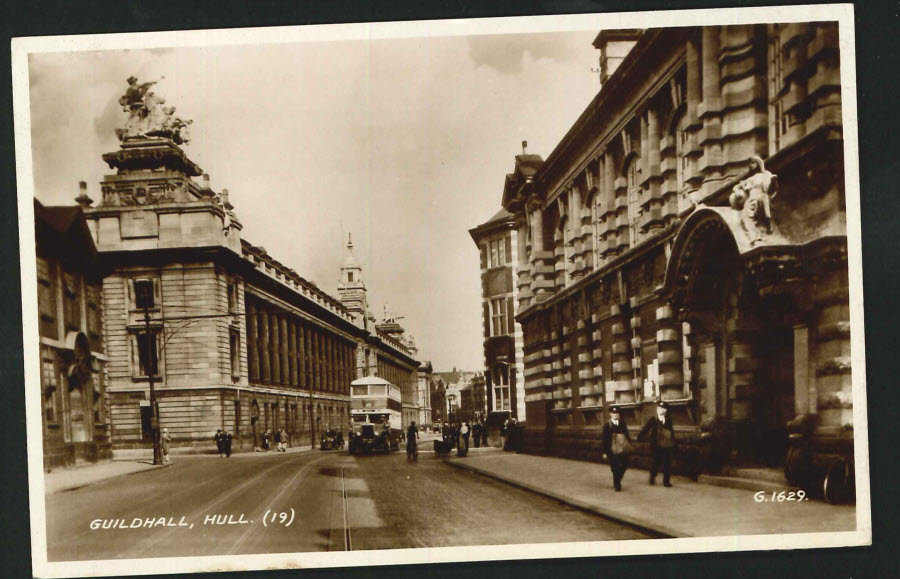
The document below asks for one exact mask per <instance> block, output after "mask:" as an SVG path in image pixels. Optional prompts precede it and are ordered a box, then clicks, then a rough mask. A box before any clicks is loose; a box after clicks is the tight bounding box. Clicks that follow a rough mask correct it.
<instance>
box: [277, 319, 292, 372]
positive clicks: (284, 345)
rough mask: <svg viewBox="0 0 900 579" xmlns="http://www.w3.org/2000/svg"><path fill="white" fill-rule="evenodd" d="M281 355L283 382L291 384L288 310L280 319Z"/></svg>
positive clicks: (279, 339)
mask: <svg viewBox="0 0 900 579" xmlns="http://www.w3.org/2000/svg"><path fill="white" fill-rule="evenodd" d="M278 341H279V343H280V346H281V348H280V352H279V353H280V355H281V383H282V384H284V385H289V384H290V383H291V361H290V359H289V357H288V352H289V351H290V349H289V348H288V320H287V312H285V315H282V316H281V319H280V320H279V338H278Z"/></svg>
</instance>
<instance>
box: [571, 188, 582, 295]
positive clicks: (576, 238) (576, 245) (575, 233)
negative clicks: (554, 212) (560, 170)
mask: <svg viewBox="0 0 900 579" xmlns="http://www.w3.org/2000/svg"><path fill="white" fill-rule="evenodd" d="M581 210H582V206H581V188H580V186H579V185H578V184H577V183H576V184H574V185H573V186H572V193H571V195H570V198H569V223H570V224H571V225H572V240H573V247H572V254H573V256H574V258H575V263H574V264H573V266H572V280H573V281H576V280H579V279H581V278H582V277H584V255H583V251H584V249H583V243H582V239H581V233H582V231H583V226H582V222H581V220H582V215H581Z"/></svg>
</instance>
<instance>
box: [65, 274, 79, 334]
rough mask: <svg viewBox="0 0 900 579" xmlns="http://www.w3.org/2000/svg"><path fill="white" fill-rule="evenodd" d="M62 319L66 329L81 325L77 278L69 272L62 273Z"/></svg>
mask: <svg viewBox="0 0 900 579" xmlns="http://www.w3.org/2000/svg"><path fill="white" fill-rule="evenodd" d="M63 319H64V320H65V323H66V329H67V330H78V329H79V328H80V327H81V308H80V307H79V304H78V279H77V278H76V277H75V276H74V275H72V274H70V273H64V274H63Z"/></svg>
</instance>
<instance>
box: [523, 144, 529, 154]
mask: <svg viewBox="0 0 900 579" xmlns="http://www.w3.org/2000/svg"><path fill="white" fill-rule="evenodd" d="M522 154H523V155H527V154H528V141H522Z"/></svg>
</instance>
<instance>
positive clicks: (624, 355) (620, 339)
mask: <svg viewBox="0 0 900 579" xmlns="http://www.w3.org/2000/svg"><path fill="white" fill-rule="evenodd" d="M610 317H611V318H612V319H611V321H612V326H611V327H610V333H611V334H612V377H611V378H612V380H611V381H609V382H607V384H606V387H607V389H612V390H613V391H615V393H616V395H615V401H614V402H615V403H616V404H623V403H625V404H627V403H629V402H637V400H636V399H635V397H634V388H633V384H632V381H631V380H632V378H633V372H632V365H631V357H632V356H631V344H630V343H629V335H628V328H626V322H625V316H624V314H623V313H622V308H621V307H619V305H618V304H613V305H612V306H610Z"/></svg>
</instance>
